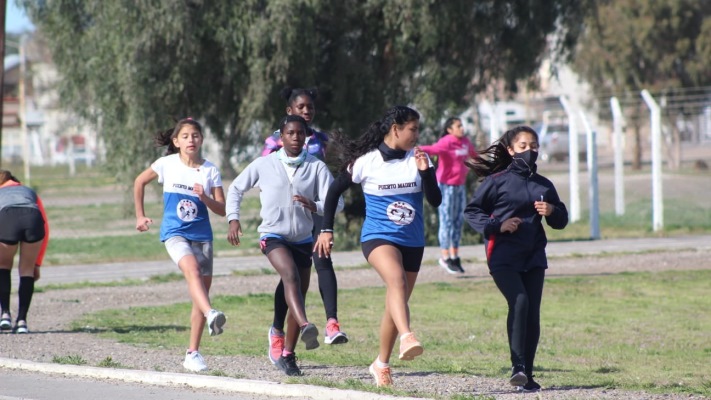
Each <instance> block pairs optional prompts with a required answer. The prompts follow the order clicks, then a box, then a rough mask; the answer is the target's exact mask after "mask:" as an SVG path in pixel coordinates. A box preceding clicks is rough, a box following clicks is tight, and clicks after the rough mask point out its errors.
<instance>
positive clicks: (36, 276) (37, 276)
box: [35, 265, 40, 282]
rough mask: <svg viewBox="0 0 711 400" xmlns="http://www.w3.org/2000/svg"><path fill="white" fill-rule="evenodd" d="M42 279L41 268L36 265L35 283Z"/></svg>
mask: <svg viewBox="0 0 711 400" xmlns="http://www.w3.org/2000/svg"><path fill="white" fill-rule="evenodd" d="M39 279H40V266H39V265H35V282H37V281H38V280H39Z"/></svg>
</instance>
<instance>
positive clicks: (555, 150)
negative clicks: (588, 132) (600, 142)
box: [533, 123, 587, 162]
mask: <svg viewBox="0 0 711 400" xmlns="http://www.w3.org/2000/svg"><path fill="white" fill-rule="evenodd" d="M533 129H535V130H536V132H538V141H539V145H540V146H539V150H538V158H539V159H540V160H543V161H545V162H551V161H564V160H567V159H568V154H569V153H570V150H569V146H570V144H569V143H570V140H569V139H570V138H569V137H568V136H569V132H568V125H567V124H546V123H538V124H534V125H533ZM586 140H587V138H586V136H585V134H584V133H582V134H580V133H579V134H578V154H579V157H580V159H581V160H584V159H585V158H586V157H587V151H586V148H587V147H586V146H587V144H586Z"/></svg>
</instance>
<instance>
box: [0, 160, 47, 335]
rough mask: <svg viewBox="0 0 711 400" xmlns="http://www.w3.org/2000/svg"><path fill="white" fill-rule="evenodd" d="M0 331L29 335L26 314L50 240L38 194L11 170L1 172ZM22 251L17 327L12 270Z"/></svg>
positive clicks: (45, 215) (45, 217)
mask: <svg viewBox="0 0 711 400" xmlns="http://www.w3.org/2000/svg"><path fill="white" fill-rule="evenodd" d="M0 221H2V222H3V223H2V224H0V307H1V308H2V315H1V316H0V330H3V331H6V330H11V329H12V330H13V331H14V332H15V333H29V329H28V328H27V311H28V310H29V308H30V303H31V302H32V295H33V294H34V291H35V282H36V281H37V280H39V278H40V266H41V265H42V260H43V259H44V254H45V251H46V249H47V242H48V241H49V225H48V224H47V214H46V213H45V211H44V205H43V204H42V200H40V198H39V196H37V193H35V191H34V190H32V189H30V188H29V187H27V186H24V185H22V184H21V183H20V181H19V180H18V179H17V178H15V177H14V176H13V175H12V173H11V172H10V171H7V170H0ZM18 249H19V251H20V262H19V266H20V267H19V268H20V287H19V288H18V297H19V306H18V311H17V319H16V320H15V327H14V328H13V327H12V315H11V314H10V290H11V280H10V271H11V270H12V264H13V260H14V258H15V254H17V251H18Z"/></svg>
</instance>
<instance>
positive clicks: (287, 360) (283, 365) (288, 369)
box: [275, 353, 301, 376]
mask: <svg viewBox="0 0 711 400" xmlns="http://www.w3.org/2000/svg"><path fill="white" fill-rule="evenodd" d="M275 365H276V366H277V367H279V369H280V370H282V371H284V373H285V374H287V375H288V376H301V370H300V369H299V366H298V365H296V354H295V353H291V354H289V355H288V356H286V357H284V356H283V355H282V356H281V357H279V359H278V360H277V362H276V364H275Z"/></svg>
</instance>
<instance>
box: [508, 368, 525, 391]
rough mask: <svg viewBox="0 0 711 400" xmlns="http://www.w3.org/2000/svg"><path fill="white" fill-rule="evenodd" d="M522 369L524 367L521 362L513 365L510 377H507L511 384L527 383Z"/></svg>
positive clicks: (521, 384)
mask: <svg viewBox="0 0 711 400" xmlns="http://www.w3.org/2000/svg"><path fill="white" fill-rule="evenodd" d="M524 371H525V368H524V367H523V365H521V364H519V365H514V366H513V368H511V378H510V379H509V383H510V384H511V386H524V385H525V384H526V383H528V378H527V377H526V373H525V372H524Z"/></svg>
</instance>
